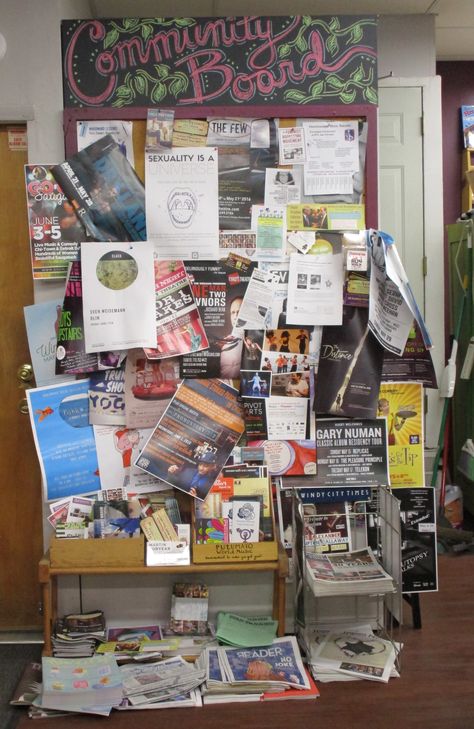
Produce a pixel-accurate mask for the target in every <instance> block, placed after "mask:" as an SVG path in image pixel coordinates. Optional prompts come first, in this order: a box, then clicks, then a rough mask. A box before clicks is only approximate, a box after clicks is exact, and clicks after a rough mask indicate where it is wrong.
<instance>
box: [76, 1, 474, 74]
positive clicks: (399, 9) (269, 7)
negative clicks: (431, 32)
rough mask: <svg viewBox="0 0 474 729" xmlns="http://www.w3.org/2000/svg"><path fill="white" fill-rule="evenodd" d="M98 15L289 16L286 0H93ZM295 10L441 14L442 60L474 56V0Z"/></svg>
mask: <svg viewBox="0 0 474 729" xmlns="http://www.w3.org/2000/svg"><path fill="white" fill-rule="evenodd" d="M90 5H91V12H92V15H93V17H99V18H100V17H109V18H110V17H115V18H117V17H119V18H120V17H127V16H134V17H147V16H156V15H166V16H168V17H169V16H173V15H174V16H178V15H188V16H193V15H194V16H199V15H201V16H202V15H217V16H219V15H230V14H232V15H246V14H259V15H283V14H286V13H287V12H288V4H287V2H285V0H251V1H247V0H232V2H226V0H171V1H170V0H91V1H90ZM291 13H292V14H299V13H307V14H312V15H316V14H319V15H329V14H338V15H343V14H350V15H365V14H367V15H379V14H380V15H411V14H418V15H424V14H431V15H434V16H435V28H436V59H437V60H438V61H472V60H474V0H390V2H388V1H387V0H292V3H291Z"/></svg>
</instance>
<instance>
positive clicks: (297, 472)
mask: <svg viewBox="0 0 474 729" xmlns="http://www.w3.org/2000/svg"><path fill="white" fill-rule="evenodd" d="M247 445H248V446H249V448H263V449H264V452H265V461H266V463H267V465H268V473H269V474H270V476H312V475H314V474H315V473H316V441H314V440H249V441H248V443H247Z"/></svg>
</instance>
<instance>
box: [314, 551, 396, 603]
mask: <svg viewBox="0 0 474 729" xmlns="http://www.w3.org/2000/svg"><path fill="white" fill-rule="evenodd" d="M306 577H307V583H308V585H309V586H310V587H311V589H312V591H313V593H314V594H315V595H316V596H323V595H327V596H331V595H341V594H344V595H347V594H350V595H372V594H384V593H387V592H393V591H394V589H395V587H394V582H393V579H392V577H391V576H390V575H389V574H388V572H386V571H385V570H384V569H383V567H382V565H381V564H380V563H379V562H378V561H377V560H376V558H375V556H374V553H373V552H372V550H371V548H370V547H365V548H364V549H358V550H356V551H353V552H345V553H343V554H311V556H307V557H306Z"/></svg>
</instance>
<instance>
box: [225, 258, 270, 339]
mask: <svg viewBox="0 0 474 729" xmlns="http://www.w3.org/2000/svg"><path fill="white" fill-rule="evenodd" d="M273 288H274V279H273V275H272V274H271V273H266V272H265V271H261V270H259V269H258V268H256V269H255V270H254V271H253V272H252V277H251V279H250V281H249V283H248V286H247V290H246V292H245V296H244V299H243V301H242V305H241V307H240V310H239V314H238V318H237V322H236V324H235V326H234V329H233V332H232V334H233V335H234V336H241V335H242V329H265V321H266V318H267V314H268V312H269V311H270V309H271V307H272V301H273Z"/></svg>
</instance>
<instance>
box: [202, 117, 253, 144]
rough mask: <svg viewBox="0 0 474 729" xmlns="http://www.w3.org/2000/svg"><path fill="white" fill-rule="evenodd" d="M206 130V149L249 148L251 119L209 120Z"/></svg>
mask: <svg viewBox="0 0 474 729" xmlns="http://www.w3.org/2000/svg"><path fill="white" fill-rule="evenodd" d="M207 121H208V124H209V126H208V128H207V146H208V147H220V146H223V147H240V146H242V145H248V146H250V134H251V131H252V120H251V119H240V118H237V117H236V118H217V119H216V118H214V117H212V118H210V119H208V120H207Z"/></svg>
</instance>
